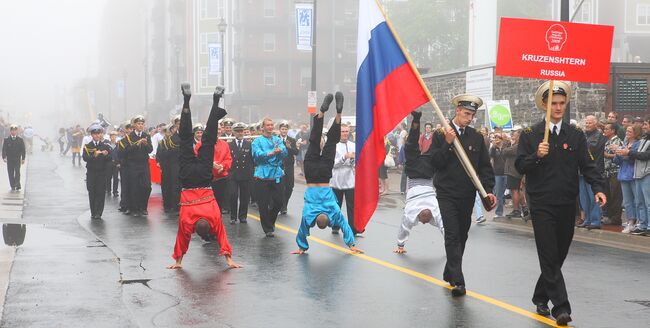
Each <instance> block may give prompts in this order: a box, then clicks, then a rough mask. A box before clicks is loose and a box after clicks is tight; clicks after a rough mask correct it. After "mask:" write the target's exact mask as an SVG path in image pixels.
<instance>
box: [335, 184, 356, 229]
mask: <svg viewBox="0 0 650 328" xmlns="http://www.w3.org/2000/svg"><path fill="white" fill-rule="evenodd" d="M332 191H334V195H336V202H337V203H338V204H339V207H340V208H341V209H343V197H345V207H346V209H347V213H348V224H350V228H352V232H354V233H355V234H356V233H359V232H358V231H357V229H355V228H354V188H352V189H334V188H332ZM339 229H340V228H338V227H337V228H336V229H335V228H334V227H332V230H336V231H338V230H339Z"/></svg>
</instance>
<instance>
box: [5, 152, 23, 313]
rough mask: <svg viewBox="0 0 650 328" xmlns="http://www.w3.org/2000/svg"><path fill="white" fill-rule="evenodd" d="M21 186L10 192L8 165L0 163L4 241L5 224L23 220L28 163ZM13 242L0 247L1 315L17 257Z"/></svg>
mask: <svg viewBox="0 0 650 328" xmlns="http://www.w3.org/2000/svg"><path fill="white" fill-rule="evenodd" d="M20 171H21V172H20V173H21V174H20V180H21V181H20V185H21V186H22V187H23V188H22V190H20V191H11V190H9V188H10V187H9V179H8V177H7V164H6V163H4V162H0V174H2V175H0V177H2V178H0V222H1V223H2V224H3V227H2V229H3V239H4V238H5V236H4V235H5V233H6V234H8V232H5V229H7V228H8V227H5V224H7V223H9V224H11V223H20V222H21V221H22V218H23V207H24V205H25V192H24V190H25V186H26V185H27V183H26V180H27V162H25V165H23V166H22V168H21V170H20ZM8 242H9V243H11V241H8V240H4V243H3V245H0V314H1V313H2V312H3V310H4V303H5V296H6V294H7V287H8V286H9V274H10V273H11V265H12V264H13V261H14V256H15V255H16V246H10V245H7V243H8Z"/></svg>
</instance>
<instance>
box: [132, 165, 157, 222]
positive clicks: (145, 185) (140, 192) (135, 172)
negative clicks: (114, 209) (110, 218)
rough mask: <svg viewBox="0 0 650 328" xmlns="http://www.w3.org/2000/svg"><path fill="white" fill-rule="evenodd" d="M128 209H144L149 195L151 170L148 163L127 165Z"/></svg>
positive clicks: (140, 210)
mask: <svg viewBox="0 0 650 328" xmlns="http://www.w3.org/2000/svg"><path fill="white" fill-rule="evenodd" d="M128 173H129V176H128V178H129V179H128V180H129V181H128V183H129V198H128V202H129V205H128V206H129V209H130V210H131V211H139V212H142V211H146V210H147V205H148V204H149V196H150V195H151V172H150V171H149V163H146V164H144V165H143V164H139V165H133V166H131V165H129V170H128Z"/></svg>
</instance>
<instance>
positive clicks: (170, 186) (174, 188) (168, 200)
mask: <svg viewBox="0 0 650 328" xmlns="http://www.w3.org/2000/svg"><path fill="white" fill-rule="evenodd" d="M160 168H161V170H162V174H161V181H160V190H161V191H162V197H163V208H164V209H165V211H167V212H169V211H178V210H179V209H180V205H179V203H180V197H181V185H180V179H179V178H178V173H179V172H178V171H179V167H178V165H175V164H173V163H165V164H164V165H161V166H160Z"/></svg>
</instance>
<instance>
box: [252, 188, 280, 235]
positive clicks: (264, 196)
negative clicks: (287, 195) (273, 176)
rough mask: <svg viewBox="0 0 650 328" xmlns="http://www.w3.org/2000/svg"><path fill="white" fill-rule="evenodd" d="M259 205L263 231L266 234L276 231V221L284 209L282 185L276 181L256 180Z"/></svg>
mask: <svg viewBox="0 0 650 328" xmlns="http://www.w3.org/2000/svg"><path fill="white" fill-rule="evenodd" d="M255 189H256V193H257V205H258V207H259V211H260V219H261V223H262V229H263V230H264V232H265V233H267V232H273V231H275V220H277V219H278V213H280V209H281V208H282V201H283V200H284V197H283V196H282V185H281V184H280V183H276V182H275V180H259V179H256V180H255Z"/></svg>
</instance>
